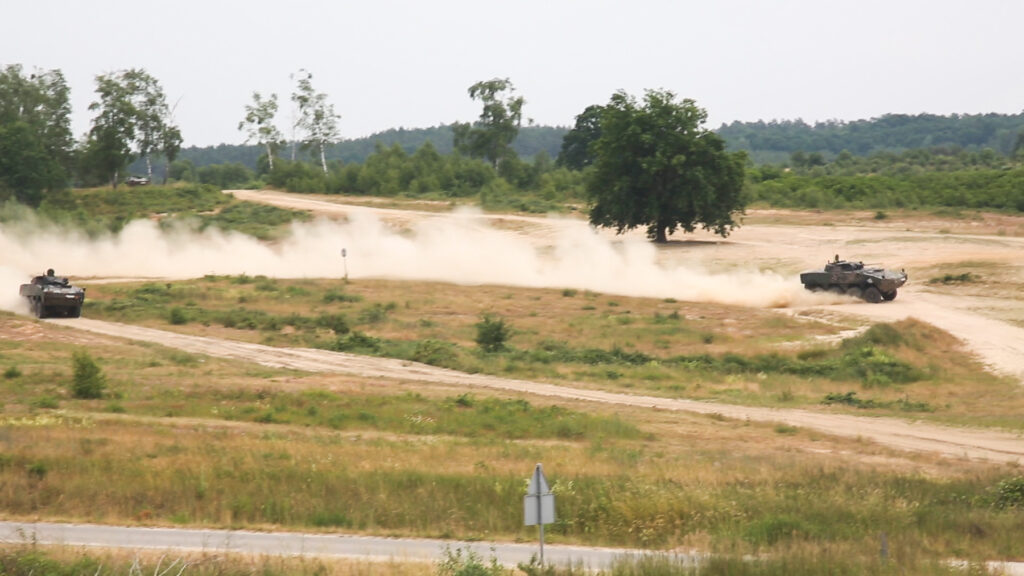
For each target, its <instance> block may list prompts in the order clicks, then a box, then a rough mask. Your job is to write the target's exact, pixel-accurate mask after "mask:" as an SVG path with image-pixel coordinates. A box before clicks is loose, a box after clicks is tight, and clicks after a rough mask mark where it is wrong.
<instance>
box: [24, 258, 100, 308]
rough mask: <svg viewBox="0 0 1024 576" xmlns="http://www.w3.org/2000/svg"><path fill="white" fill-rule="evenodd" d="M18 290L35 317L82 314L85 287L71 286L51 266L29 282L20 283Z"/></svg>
mask: <svg viewBox="0 0 1024 576" xmlns="http://www.w3.org/2000/svg"><path fill="white" fill-rule="evenodd" d="M19 292H20V293H21V295H22V296H24V297H25V298H27V299H28V303H29V306H30V307H31V308H32V313H33V314H35V315H36V317H37V318H48V317H50V316H66V317H68V318H78V317H79V316H81V315H82V303H83V302H85V288H78V287H77V286H72V285H71V283H70V282H68V279H67V278H64V277H63V276H55V275H54V274H53V269H52V268H51V269H50V270H47V271H46V274H44V275H42V276H36V277H35V278H33V279H32V282H30V283H29V284H22V285H21V289H20V291H19Z"/></svg>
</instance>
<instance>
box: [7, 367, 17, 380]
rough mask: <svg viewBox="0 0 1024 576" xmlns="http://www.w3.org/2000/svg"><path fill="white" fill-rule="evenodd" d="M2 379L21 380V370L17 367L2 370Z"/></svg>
mask: <svg viewBox="0 0 1024 576" xmlns="http://www.w3.org/2000/svg"><path fill="white" fill-rule="evenodd" d="M4 378H6V379H7V380H13V379H15V378H21V369H20V368H18V367H17V366H8V367H7V369H6V370H4Z"/></svg>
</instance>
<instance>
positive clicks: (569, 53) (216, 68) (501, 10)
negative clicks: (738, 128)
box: [0, 0, 1024, 146]
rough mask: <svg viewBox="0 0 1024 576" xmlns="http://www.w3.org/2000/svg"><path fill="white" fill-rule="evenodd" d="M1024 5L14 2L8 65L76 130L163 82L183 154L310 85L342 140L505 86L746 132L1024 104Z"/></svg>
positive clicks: (558, 108) (567, 102) (284, 120)
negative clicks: (54, 88) (699, 110)
mask: <svg viewBox="0 0 1024 576" xmlns="http://www.w3.org/2000/svg"><path fill="white" fill-rule="evenodd" d="M1022 37H1024V2H1020V1H1018V0H973V1H971V2H966V1H957V2H954V1H950V0H927V1H925V0H885V1H879V0H857V1H854V2H839V1H832V0H785V1H783V0H778V1H770V0H760V1H758V0H725V1H722V0H704V1H702V2H691V1H684V0H675V1H672V0H629V1H620V0H614V1H613V0H544V1H540V0H519V1H504V2H494V1H488V0H430V1H427V0H419V1H416V0H364V1H361V2H354V1H349V0H336V1H329V0H321V1H313V0H291V1H287V2H280V1H279V2H268V1H266V0H244V1H242V0H237V1H236V0H206V1H203V2H200V1H197V0H174V1H171V2H152V1H147V0H131V1H125V0H86V1H83V0H47V1H39V0H37V1H30V0H0V66H6V65H8V64H21V65H23V66H24V67H25V69H26V71H29V72H30V71H32V69H33V68H36V67H38V68H42V69H53V68H58V69H60V70H62V71H63V72H64V74H65V76H66V77H67V80H68V82H69V84H70V86H71V90H72V103H73V105H74V117H73V127H74V132H75V135H76V137H77V136H80V135H81V134H83V133H84V132H85V131H86V130H87V129H88V126H89V122H90V119H91V113H90V112H89V111H88V109H87V107H88V105H89V102H90V101H92V100H93V97H94V93H93V90H94V89H95V82H94V77H95V76H96V75H97V74H100V73H105V72H112V71H116V70H120V69H125V68H131V67H141V68H144V69H145V70H146V71H148V72H149V73H150V74H152V75H153V76H154V77H156V78H157V79H158V80H159V81H160V82H161V84H162V85H163V87H164V91H165V92H166V93H167V96H168V100H169V102H170V103H172V104H173V103H175V102H178V105H177V108H176V115H175V118H176V120H177V123H178V125H179V126H180V127H181V129H182V133H183V136H184V138H185V145H186V146H190V145H197V146H205V145H211V144H218V143H229V144H235V143H241V142H242V140H243V139H244V136H242V134H241V133H240V132H239V131H238V130H237V125H238V122H239V120H240V119H241V118H242V116H243V115H244V106H245V105H246V104H247V103H249V102H250V100H251V93H252V92H253V91H254V90H258V91H260V92H263V93H264V94H268V93H270V92H276V93H277V94H278V97H279V99H280V100H281V101H282V107H281V111H280V112H279V114H278V122H277V123H278V125H279V127H281V129H282V131H284V132H285V133H286V134H287V132H286V130H285V126H286V125H287V124H288V123H289V121H288V118H289V114H290V105H289V101H288V97H289V95H290V94H291V92H292V91H293V89H294V82H293V81H292V80H291V79H290V78H289V75H290V74H292V73H294V72H296V71H297V70H298V69H300V68H306V69H308V70H309V71H310V72H312V73H313V86H314V88H315V89H316V90H317V91H319V92H324V93H326V94H327V95H328V97H329V101H330V102H332V103H333V104H334V106H335V110H336V111H337V112H338V113H340V114H341V115H342V118H341V123H340V128H341V133H342V136H343V137H344V138H357V137H361V136H367V135H369V134H371V133H374V132H378V131H381V130H386V129H388V128H397V127H406V128H421V127H427V126H434V125H438V124H442V123H451V122H454V121H472V120H473V119H475V118H476V117H477V116H478V115H479V113H480V107H479V105H478V104H477V103H475V102H473V101H472V100H470V99H469V96H468V94H467V92H466V91H467V89H468V88H469V86H470V85H472V84H473V83H475V82H477V81H480V80H488V79H491V78H495V77H502V78H504V77H508V78H509V79H511V80H512V82H513V84H515V86H516V88H517V91H518V93H519V94H520V95H522V96H523V97H524V98H526V102H527V103H526V107H525V108H524V114H525V116H527V117H529V118H532V119H533V120H534V121H535V122H536V123H537V124H542V125H563V126H568V125H572V124H573V122H574V119H575V116H576V115H577V114H579V113H580V112H581V111H582V110H583V109H584V108H585V107H586V106H588V105H590V104H604V103H606V102H607V101H608V99H609V97H610V96H611V95H612V93H613V92H615V91H616V90H618V89H624V90H626V91H627V92H630V93H631V94H634V95H637V96H639V95H641V94H642V92H643V90H644V89H646V88H666V89H669V90H672V91H673V92H675V93H676V94H677V95H678V96H680V97H687V98H694V99H695V100H696V101H697V104H698V105H699V106H702V107H704V108H706V109H707V110H708V114H709V122H708V127H710V128H717V127H718V126H719V125H720V124H721V123H723V122H731V121H733V120H743V121H751V120H759V119H763V120H766V121H767V120H771V119H795V118H803V119H804V120H806V121H808V122H813V121H817V120H827V119H841V120H856V119H861V118H871V117H875V116H880V115H882V114H886V113H909V114H917V113H922V112H928V113H935V114H950V113H954V112H956V113H970V114H977V113H986V112H998V113H1014V114H1015V113H1019V112H1021V111H1022V110H1024V44H1022V43H1021V38H1022Z"/></svg>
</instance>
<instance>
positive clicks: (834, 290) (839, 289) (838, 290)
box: [828, 286, 846, 296]
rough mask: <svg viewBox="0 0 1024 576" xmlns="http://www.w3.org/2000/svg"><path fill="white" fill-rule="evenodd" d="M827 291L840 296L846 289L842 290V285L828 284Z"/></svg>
mask: <svg viewBox="0 0 1024 576" xmlns="http://www.w3.org/2000/svg"><path fill="white" fill-rule="evenodd" d="M828 291H829V292H831V293H833V294H839V295H840V296H841V295H843V294H846V291H845V290H843V287H842V286H830V287H829V289H828Z"/></svg>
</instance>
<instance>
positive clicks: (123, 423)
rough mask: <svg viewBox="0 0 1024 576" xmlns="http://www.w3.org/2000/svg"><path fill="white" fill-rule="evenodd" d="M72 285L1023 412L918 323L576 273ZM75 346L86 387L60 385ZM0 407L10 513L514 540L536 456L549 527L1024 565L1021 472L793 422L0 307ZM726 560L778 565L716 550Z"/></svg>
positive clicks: (807, 551)
mask: <svg viewBox="0 0 1024 576" xmlns="http://www.w3.org/2000/svg"><path fill="white" fill-rule="evenodd" d="M89 294H90V301H89V304H88V307H87V309H86V315H87V316H90V317H93V318H106V319H113V320H119V321H126V322H133V323H139V324H144V325H150V326H156V327H160V328H163V329H170V330H180V331H185V332H191V333H197V334H206V335H213V336H221V337H228V338H235V339H241V340H250V341H260V342H266V343H270V344H275V345H297V346H320V347H324V348H329V349H345V350H355V351H362V352H368V353H374V354H380V355H389V356H397V357H403V358H405V357H408V358H412V359H417V360H422V361H428V362H432V363H437V364H441V365H448V366H452V367H456V368H460V369H464V370H469V371H475V372H489V373H495V374H501V375H507V376H514V377H526V378H535V379H540V380H549V381H553V382H573V383H576V384H578V385H580V384H582V385H587V386H593V387H600V388H605V389H611V390H631V391H643V392H644V393H654V394H661V395H666V396H675V397H693V398H713V399H717V400H724V401H733V402H741V403H750V404H763V405H770V406H789V407H805V408H810V409H820V410H829V411H841V412H850V413H856V414H887V415H907V416H909V417H912V418H915V419H919V418H929V419H936V420H946V421H958V420H963V421H968V420H969V421H971V422H976V423H982V424H988V425H1009V426H1012V425H1013V422H1014V421H1015V414H1016V415H1019V413H1020V406H1019V404H1015V403H1019V402H1020V400H1019V398H1017V396H1019V394H1016V393H1015V392H1016V391H1015V389H1014V388H1013V385H1012V383H1009V382H1007V381H1004V380H1001V379H998V378H995V377H991V376H984V375H982V376H978V373H977V367H976V366H974V365H973V364H972V363H971V361H970V360H968V359H967V358H966V357H965V356H964V355H963V354H962V352H961V351H960V350H959V348H958V344H957V343H956V341H955V340H954V339H953V338H952V337H950V336H949V335H947V334H944V333H942V332H940V331H937V330H935V329H933V328H931V327H929V326H927V325H924V324H920V323H916V322H904V323H900V324H897V325H894V326H889V325H879V326H875V327H872V328H871V329H869V330H868V331H866V332H864V333H862V334H861V335H860V336H857V337H853V338H849V339H847V340H845V341H842V342H840V343H835V341H834V340H835V337H836V336H837V333H838V331H839V330H841V329H844V328H852V327H853V326H834V325H830V324H824V323H820V322H816V321H814V320H812V319H807V318H799V317H797V318H794V317H789V316H784V315H779V314H777V313H775V312H772V311H760V310H750V309H743V313H742V314H739V313H737V310H736V309H732V308H729V307H725V306H715V305H706V304H700V305H696V304H688V303H681V302H674V301H667V300H645V299H632V298H621V297H609V296H606V295H601V294H594V293H587V292H575V291H572V290H521V289H509V288H501V287H486V286H484V287H464V286H439V285H436V284H415V283H402V282H389V281H360V282H352V283H348V284H340V283H338V282H329V281H320V280H303V281H299V280H295V281H292V280H273V279H268V278H249V277H207V278H203V279H198V280H194V281H184V282H173V283H132V284H110V285H106V284H98V285H93V286H90V288H89ZM486 314H491V315H493V316H492V317H500V318H502V319H505V320H506V321H507V322H508V324H509V326H510V328H511V336H510V338H509V339H508V340H507V342H506V349H504V350H502V351H499V352H493V353H485V352H482V351H480V350H479V349H478V345H477V342H476V339H477V336H478V332H477V326H478V324H479V323H480V322H481V318H482V317H483V316H484V315H486ZM86 338H88V340H86ZM83 351H84V352H86V354H88V356H89V357H90V358H91V359H93V360H94V362H95V364H96V365H97V366H98V367H99V368H100V370H101V372H102V376H103V378H104V384H105V388H104V392H103V394H102V397H101V398H98V399H78V398H75V397H74V396H73V395H72V394H71V392H70V390H71V383H72V382H73V380H74V378H75V376H74V373H73V366H74V362H73V359H72V357H73V355H74V354H75V353H76V352H79V353H81V352H83ZM863 366H869V367H870V370H867V371H865V370H862V369H861V368H860V367H863ZM826 400H829V401H830V402H831V404H830V405H828V406H826V405H824V404H823V402H825V401H826ZM0 402H2V406H3V412H2V414H0V423H2V426H0V509H2V510H4V512H5V515H6V516H7V517H9V518H24V519H27V518H39V519H46V520H67V521H88V522H101V523H118V524H142V525H183V526H184V525H187V526H216V527H233V528H243V527H245V528H257V529H270V528H275V527H282V528H287V529H290V530H310V531H333V530H341V531H345V532H363V533H373V534H385V535H409V536H430V537H442V538H458V539H499V540H518V541H531V540H532V539H533V538H535V532H534V530H532V529H529V528H524V527H523V526H522V525H521V524H522V518H521V498H522V494H523V492H524V490H525V480H526V477H527V476H528V475H529V472H530V470H532V467H533V465H534V464H535V463H536V462H543V463H544V465H545V470H547V471H548V478H549V480H550V481H551V482H552V486H553V489H554V491H555V493H556V495H557V498H558V516H559V520H558V522H557V523H556V524H554V525H552V526H549V528H548V531H547V534H548V539H549V541H550V542H564V543H582V544H592V545H615V546H637V547H644V548H650V549H653V550H665V549H697V550H703V551H707V552H713V553H716V554H719V555H721V556H720V558H721V560H718V561H716V562H721V563H722V564H715V566H718V568H715V569H713V567H712V565H708V566H707V567H705V568H702V570H711V571H709V572H702V573H751V574H755V573H756V574H761V573H763V574H772V573H779V574H781V573H800V570H804V569H805V568H806V570H804V573H816V572H820V569H821V568H822V567H823V566H835V565H838V564H837V558H838V557H842V558H843V559H844V560H843V562H847V563H848V564H849V566H851V567H853V568H851V569H850V570H849V571H848V572H844V573H862V572H865V571H866V572H872V573H885V572H884V570H882V569H880V568H879V566H878V562H877V558H878V540H879V537H880V534H882V533H885V534H887V535H888V540H889V547H890V550H891V554H892V557H893V558H900V559H901V560H900V563H899V566H900V568H901V569H903V570H904V573H921V574H931V573H945V572H944V571H945V569H944V568H941V567H938V568H937V567H936V564H935V562H934V560H935V559H940V558H942V559H944V558H950V557H960V558H967V559H977V560H981V559H993V558H996V559H999V558H1021V557H1024V544H1022V542H1021V541H1020V539H1019V538H1018V537H1017V535H1019V534H1020V533H1022V532H1024V515H1022V514H1021V509H1022V508H1024V496H1021V497H1019V499H1018V496H1017V493H1018V491H1020V492H1024V479H1022V472H1021V470H1020V468H1019V467H1017V466H993V465H989V464H984V463H978V462H971V461H956V460H948V459H941V458H937V457H932V456H929V455H914V454H908V453H900V452H893V451H890V450H887V449H884V448H880V447H878V446H873V445H870V444H868V443H864V442H861V441H859V440H856V439H839V438H833V437H829V436H828V435H826V434H822V433H818V432H812V431H807V430H802V429H799V428H794V427H789V426H781V425H770V424H756V423H750V422H736V421H730V420H727V419H723V418H720V417H715V416H699V415H687V414H676V413H661V412H652V411H649V410H643V409H636V408H622V407H607V406H597V405H593V404H588V403H583V402H567V401H559V402H552V401H551V400H549V399H543V398H528V397H518V396H515V395H510V394H497V393H492V392H487V391H483V390H476V391H472V392H468V391H466V390H464V389H458V388H454V387H449V386H444V385H432V384H423V383H416V384H410V383H403V382H386V381H380V380H369V379H361V378H358V377H351V376H339V375H329V374H306V373H301V372H296V371H290V370H278V369H269V368H263V367H258V366H254V365H251V364H247V363H241V362H235V361H228V360H222V359H216V358H208V357H203V356H196V355H191V354H187V353H182V352H179V351H175V350H171V349H167V348H163V347H160V346H156V345H148V344H136V343H125V342H122V341H118V340H115V339H109V338H97V337H94V336H86V335H83V334H81V333H78V332H77V331H74V330H70V329H61V328H59V327H56V326H52V325H47V324H40V323H37V322H35V321H33V320H31V319H26V318H20V317H15V316H12V315H0ZM1018 418H1019V416H1018ZM1018 426H1019V424H1018ZM439 462H443V463H444V464H443V465H442V466H439V465H438V463H439ZM748 554H757V555H761V556H764V557H766V558H775V559H777V560H778V561H774V560H773V561H770V562H767V563H765V564H764V565H763V566H762V565H760V564H758V565H756V566H755V568H750V570H752V571H748V572H737V570H739V568H738V567H737V566H738V565H735V564H729V563H728V562H729V561H728V559H729V558H737V559H738V558H741V557H743V556H744V555H748ZM781 559H788V560H786V561H782V560H781ZM779 562H781V564H780V563H779ZM786 562H790V563H789V564H787V563H786ZM741 565H742V566H749V564H745V563H741ZM843 565H846V564H843ZM757 566H759V567H757ZM857 567H859V568H857ZM872 567H874V568H872ZM908 567H909V569H910V571H907V569H908ZM677 568H678V567H677ZM815 568H817V569H818V570H815ZM622 570H627V569H626V568H622ZM715 570H717V571H715ZM744 570H747V568H744ZM677 572H678V571H676V572H666V573H677ZM630 573H632V572H630ZM644 573H647V572H644Z"/></svg>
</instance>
